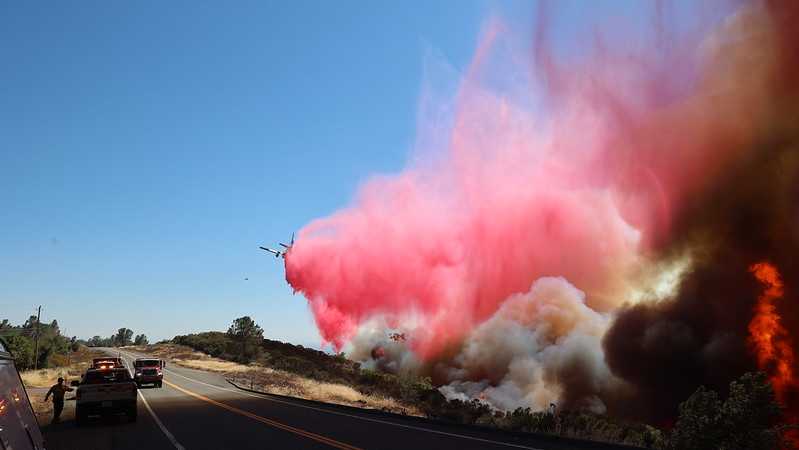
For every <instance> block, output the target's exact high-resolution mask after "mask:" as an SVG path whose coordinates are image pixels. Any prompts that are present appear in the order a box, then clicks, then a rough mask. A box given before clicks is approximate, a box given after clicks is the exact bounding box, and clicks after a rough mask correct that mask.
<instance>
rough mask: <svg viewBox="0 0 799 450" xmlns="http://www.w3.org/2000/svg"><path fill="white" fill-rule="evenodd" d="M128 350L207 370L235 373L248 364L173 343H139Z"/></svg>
mask: <svg viewBox="0 0 799 450" xmlns="http://www.w3.org/2000/svg"><path fill="white" fill-rule="evenodd" d="M126 348H129V349H130V350H133V351H136V352H140V353H147V354H149V355H152V356H154V357H158V358H160V359H168V360H170V361H171V362H172V363H174V364H177V365H179V366H181V367H186V368H189V369H198V370H207V371H208V372H220V373H236V372H246V371H248V370H250V369H251V367H250V366H246V365H244V364H239V363H236V362H233V361H225V360H223V359H219V358H214V357H211V356H208V355H206V354H205V353H201V352H198V351H195V350H193V349H191V348H189V347H185V346H183V345H175V344H156V345H139V346H132V347H126Z"/></svg>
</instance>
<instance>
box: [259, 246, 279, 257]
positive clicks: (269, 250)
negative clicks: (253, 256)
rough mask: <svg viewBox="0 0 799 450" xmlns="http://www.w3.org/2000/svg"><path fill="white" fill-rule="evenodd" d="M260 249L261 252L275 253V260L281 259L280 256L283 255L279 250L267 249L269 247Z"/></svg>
mask: <svg viewBox="0 0 799 450" xmlns="http://www.w3.org/2000/svg"><path fill="white" fill-rule="evenodd" d="M258 248H260V249H261V250H266V251H267V252H269V253H274V254H275V258H278V257H280V255H281V254H282V253H281V252H279V251H277V250H274V249H271V248H267V247H258Z"/></svg>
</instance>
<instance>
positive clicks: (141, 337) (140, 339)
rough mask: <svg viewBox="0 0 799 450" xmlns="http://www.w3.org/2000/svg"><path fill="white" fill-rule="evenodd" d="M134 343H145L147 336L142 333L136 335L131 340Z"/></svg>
mask: <svg viewBox="0 0 799 450" xmlns="http://www.w3.org/2000/svg"><path fill="white" fill-rule="evenodd" d="M133 344H134V345H147V336H145V335H144V334H139V335H136V339H134V340H133Z"/></svg>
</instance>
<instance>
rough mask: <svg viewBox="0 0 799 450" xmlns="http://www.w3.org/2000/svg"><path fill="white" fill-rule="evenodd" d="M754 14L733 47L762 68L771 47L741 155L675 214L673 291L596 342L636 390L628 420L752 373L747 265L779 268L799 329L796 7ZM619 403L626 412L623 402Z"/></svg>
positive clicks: (788, 309) (664, 416)
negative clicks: (683, 267) (680, 260)
mask: <svg viewBox="0 0 799 450" xmlns="http://www.w3.org/2000/svg"><path fill="white" fill-rule="evenodd" d="M753 11H756V12H753ZM753 11H750V12H749V14H753V15H754V14H756V15H755V16H753V17H749V18H746V17H742V18H740V19H741V20H744V21H745V23H749V24H751V23H753V22H758V23H760V24H761V25H762V24H763V23H764V22H765V23H767V24H768V26H769V28H768V29H759V30H758V29H755V30H751V29H750V30H748V33H749V36H750V38H752V42H751V45H752V46H751V47H746V46H745V47H743V48H741V49H739V50H738V51H741V52H751V54H747V55H746V56H749V55H751V59H752V60H755V61H758V56H759V55H760V52H767V51H769V48H768V46H762V45H763V44H764V40H766V39H769V40H770V39H773V40H775V42H773V44H774V46H773V49H772V50H773V54H772V55H771V56H772V57H773V58H774V62H773V66H772V67H771V70H770V71H769V72H767V73H765V77H764V79H763V82H765V83H768V84H767V88H766V89H765V90H764V93H763V95H764V98H762V99H761V100H762V101H760V102H758V103H759V104H760V105H762V106H763V109H760V110H754V111H751V112H752V115H751V116H750V117H746V119H747V120H749V121H751V123H753V124H754V125H755V127H754V129H755V133H754V134H753V136H752V138H751V139H749V140H747V142H746V143H745V145H746V146H747V147H748V148H746V149H745V151H744V154H746V155H749V156H748V157H746V158H743V159H740V160H738V161H737V162H736V164H735V165H734V166H732V167H728V168H726V173H724V174H722V175H721V176H720V177H719V178H718V181H716V182H715V183H714V184H713V185H711V186H709V187H708V188H707V189H706V190H705V191H704V193H701V194H699V195H696V196H695V197H694V198H692V199H690V200H689V201H688V202H687V207H686V208H684V209H683V210H682V211H681V212H680V214H679V215H678V216H677V217H676V220H675V223H674V228H673V231H672V233H671V236H674V237H673V238H671V239H668V240H665V241H664V242H662V243H661V248H660V250H659V252H660V254H661V258H663V259H669V258H674V257H677V256H678V255H683V254H686V253H689V254H691V255H693V264H692V265H691V268H690V270H689V271H688V272H687V273H685V274H684V277H683V279H682V282H681V284H680V287H679V290H678V292H677V294H676V295H675V296H674V297H673V298H672V299H669V300H667V301H663V302H655V303H641V304H637V305H635V306H632V307H629V308H627V309H624V310H622V311H621V312H619V313H618V315H617V318H616V319H615V321H614V323H613V325H612V326H611V328H610V329H609V331H608V332H607V334H606V335H605V338H604V341H603V345H604V348H605V352H606V360H607V363H608V365H609V367H610V368H611V370H612V371H613V373H614V374H615V375H617V376H619V377H621V378H623V379H624V380H626V381H627V382H629V383H630V385H631V386H632V387H633V389H634V397H633V398H632V399H628V400H632V401H633V402H634V404H635V406H636V408H637V409H636V410H634V411H633V414H640V415H642V416H643V417H646V418H648V419H650V420H655V421H658V420H668V419H671V418H673V417H674V415H675V414H676V410H677V405H678V402H680V401H682V400H684V399H686V398H687V397H688V396H689V395H690V394H691V393H692V392H693V391H694V390H695V389H696V388H697V387H698V386H700V385H705V386H708V387H712V388H714V389H717V390H720V391H722V392H723V391H724V389H725V387H726V386H727V385H728V384H729V382H730V380H731V379H733V378H735V377H737V376H740V375H741V374H742V373H744V372H746V371H750V370H756V366H755V363H754V360H753V358H752V354H751V349H750V348H749V346H748V345H747V336H748V328H747V326H748V324H749V322H750V320H751V318H752V308H753V305H754V303H755V301H756V299H757V297H758V295H759V294H760V292H761V291H762V289H763V288H762V286H761V285H759V284H758V283H757V281H756V280H755V279H754V277H752V276H751V274H750V273H749V270H748V269H749V267H750V266H751V265H752V264H754V263H756V262H760V261H768V262H771V263H772V264H775V265H776V266H777V267H778V269H779V271H780V273H781V274H782V276H783V278H784V281H785V284H786V295H785V299H784V300H783V301H781V302H780V303H779V304H778V308H779V313H780V315H781V317H782V319H783V320H784V321H785V323H786V324H787V328H788V329H789V330H796V329H798V328H797V325H799V304H797V302H796V288H795V286H797V284H799V267H797V260H796V255H799V221H797V219H799V183H797V181H799V178H798V177H797V172H798V171H799V127H797V124H799V120H797V119H799V108H798V107H797V105H799V103H798V102H797V100H799V98H798V97H797V87H798V86H799V83H797V77H796V75H797V67H799V66H798V65H797V64H796V62H797V60H796V58H797V55H799V39H797V38H799V34H797V33H796V31H795V30H796V28H797V27H796V26H795V24H796V21H795V20H791V19H796V18H797V14H796V11H797V6H796V2H769V3H767V4H765V6H764V9H762V10H760V9H759V7H756V8H753ZM761 14H762V15H761ZM788 24H792V25H790V26H789V25H788ZM758 33H762V34H758ZM753 70H762V68H753ZM728 94H729V95H735V93H734V92H732V93H728ZM718 113H719V114H724V113H725V112H724V111H719V112H718ZM718 145H724V143H719V144H718ZM795 344H796V342H794V348H795ZM617 406H618V407H619V411H618V412H619V413H624V412H625V409H624V405H617Z"/></svg>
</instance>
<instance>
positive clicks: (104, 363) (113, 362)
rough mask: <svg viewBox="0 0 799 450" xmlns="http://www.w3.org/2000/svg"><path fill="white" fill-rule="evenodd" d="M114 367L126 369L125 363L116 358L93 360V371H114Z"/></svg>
mask: <svg viewBox="0 0 799 450" xmlns="http://www.w3.org/2000/svg"><path fill="white" fill-rule="evenodd" d="M114 367H125V361H124V360H123V359H122V358H116V357H106V358H94V359H92V369H113V368H114Z"/></svg>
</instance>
